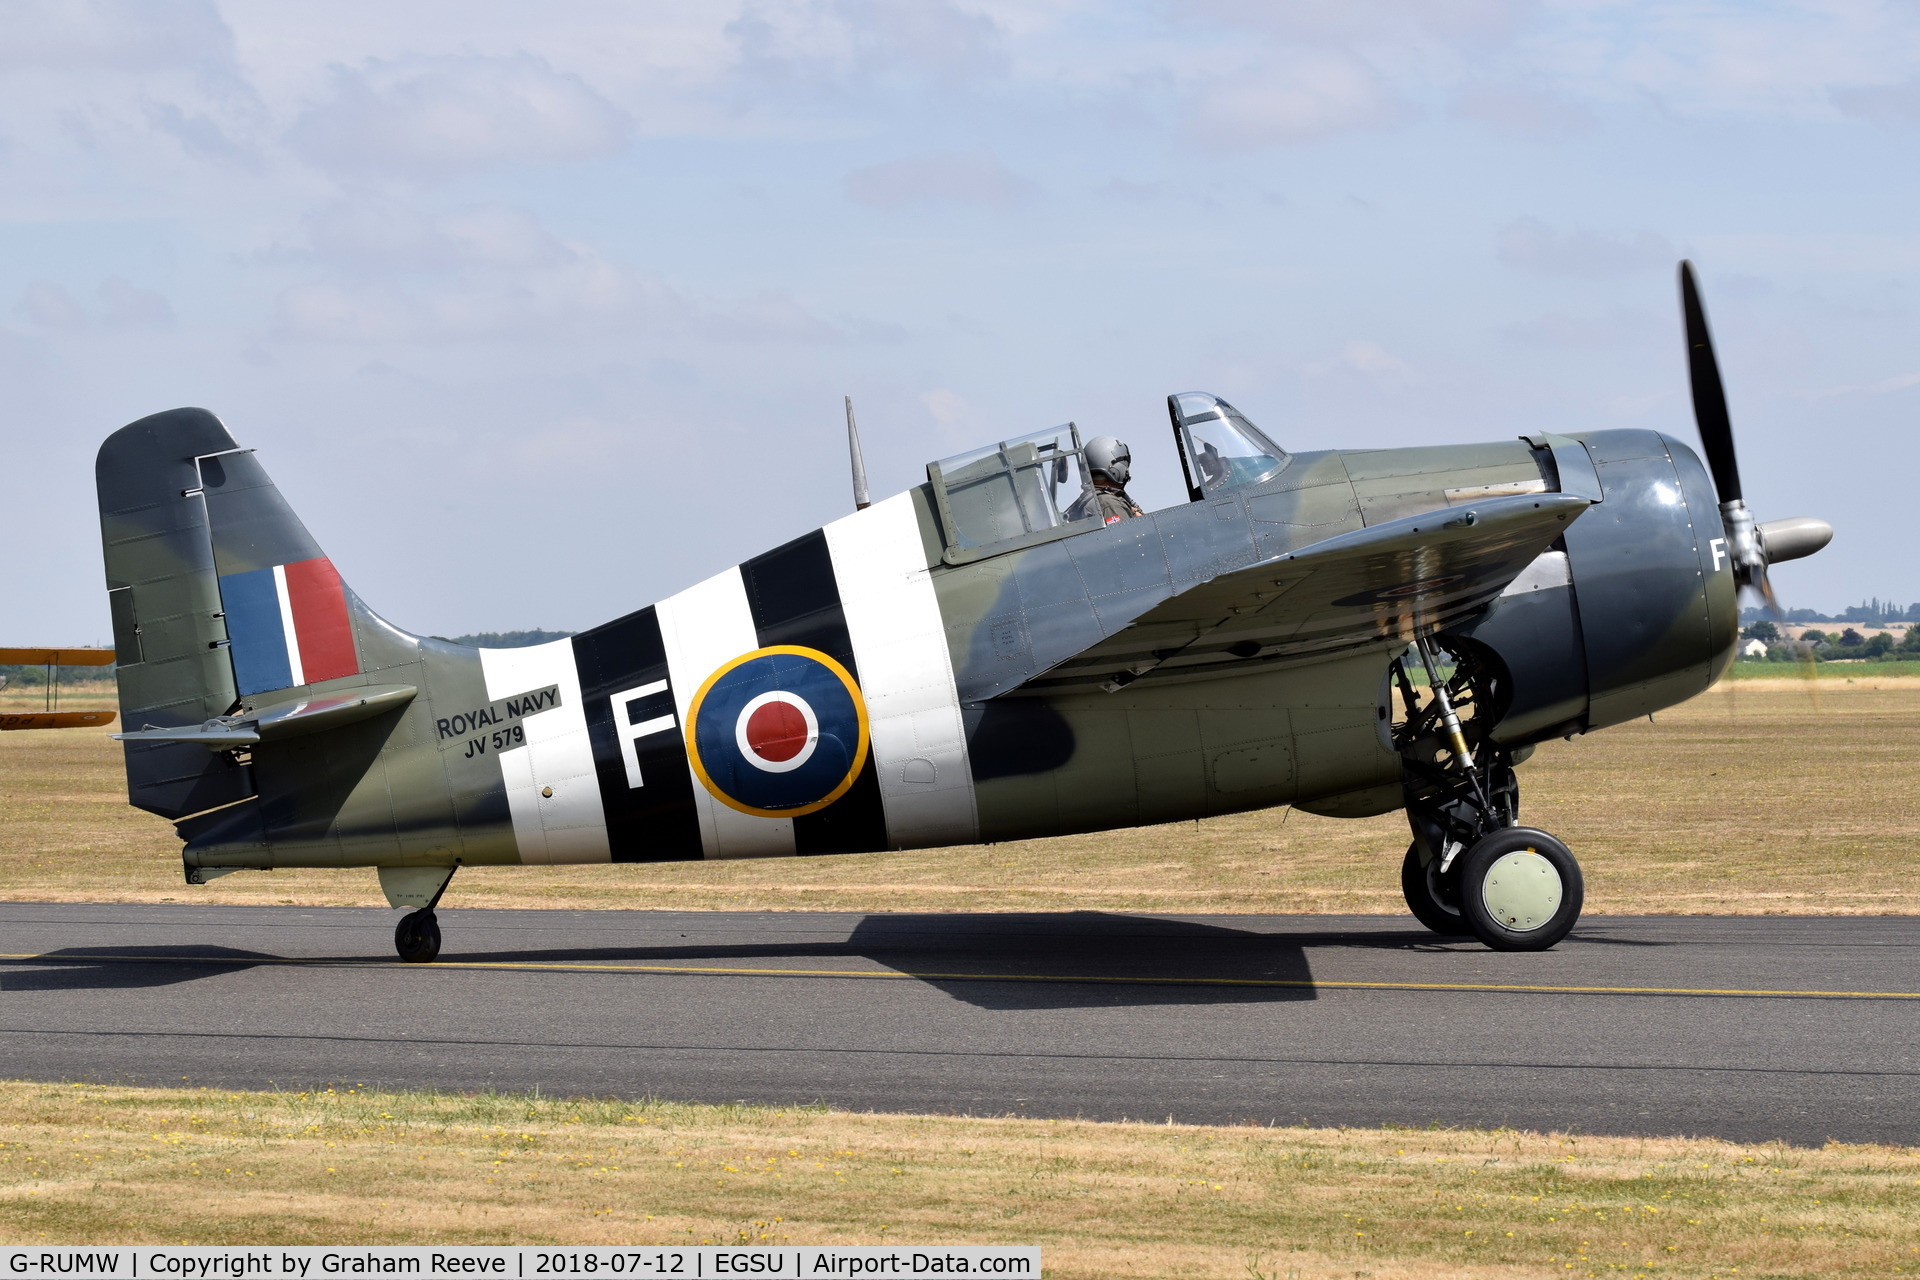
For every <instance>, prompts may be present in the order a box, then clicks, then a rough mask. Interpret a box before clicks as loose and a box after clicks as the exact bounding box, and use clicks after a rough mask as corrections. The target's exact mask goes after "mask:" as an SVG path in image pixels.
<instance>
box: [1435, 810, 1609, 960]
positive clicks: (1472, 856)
mask: <svg viewBox="0 0 1920 1280" xmlns="http://www.w3.org/2000/svg"><path fill="white" fill-rule="evenodd" d="M1459 861H1460V864H1461V865H1460V880H1459V893H1460V913H1461V915H1462V916H1463V917H1464V918H1465V919H1466V922H1467V924H1468V925H1469V926H1470V927H1471V928H1472V930H1473V933H1474V936H1475V937H1477V938H1479V939H1480V941H1482V942H1484V943H1486V944H1487V945H1488V946H1489V947H1492V948H1493V949H1494V950H1495V951H1545V950H1546V949H1547V948H1549V947H1551V946H1553V945H1554V944H1555V943H1557V942H1559V941H1560V939H1562V938H1564V937H1566V936H1567V932H1568V931H1569V930H1570V929H1572V928H1573V924H1574V921H1576V920H1578V919H1579V918H1580V908H1581V907H1582V905H1584V904H1585V902H1586V884H1585V881H1583V880H1582V879H1581V876H1580V864H1579V862H1577V861H1575V859H1574V856H1573V854H1572V852H1571V851H1570V850H1568V848H1567V846H1566V845H1564V844H1562V843H1560V841H1558V840H1556V839H1555V838H1554V837H1552V836H1550V835H1548V834H1547V833H1546V832H1544V831H1538V830H1535V829H1534V828H1532V827H1503V828H1501V829H1500V830H1498V831H1493V832H1489V833H1488V834H1487V835H1485V836H1482V837H1481V838H1480V839H1479V840H1477V841H1475V842H1474V844H1473V847H1471V848H1470V849H1468V850H1467V851H1466V852H1465V853H1463V854H1461V855H1460V858H1459Z"/></svg>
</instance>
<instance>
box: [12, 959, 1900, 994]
mask: <svg viewBox="0 0 1920 1280" xmlns="http://www.w3.org/2000/svg"><path fill="white" fill-rule="evenodd" d="M5 960H13V961H39V962H42V963H46V964H76V963H89V964H103V963H104V964H179V965H208V966H217V967H221V968H236V969H244V968H251V967H254V966H260V965H291V966H297V967H312V968H331V969H339V968H349V969H411V970H417V971H423V972H424V971H429V970H435V969H462V970H464V969H490V970H500V971H505V972H534V973H655V974H668V975H672V974H680V975H691V976H712V977H736V978H740V977H745V978H891V979H903V978H904V979H911V980H914V981H918V982H1053V983H1101V984H1107V985H1115V986H1170V987H1277V988H1289V989H1294V990H1321V989H1326V990H1348V991H1354V990H1357V991H1461V992H1510V993H1516V994H1521V995H1576V996H1743V997H1749V998H1764V999H1788V998H1800V999H1820V1000H1920V991H1807V990H1795V989H1769V988H1759V987H1755V988H1748V987H1604V986H1571V985H1556V984H1550V983H1527V982H1356V981H1347V980H1342V979H1323V978H1169V977H1128V976H1124V975H1115V974H1084V973H937V972H928V971H920V970H907V969H766V968H745V967H740V966H734V965H669V964H585V963H575V962H570V961H561V960H435V961H433V962H432V963H431V964H407V963H404V962H402V961H399V960H299V959H288V958H284V957H280V956H141V955H88V954H86V953H85V952H71V951H69V952H60V953H57V954H52V955H48V954H30V953H13V954H9V953H0V961H5Z"/></svg>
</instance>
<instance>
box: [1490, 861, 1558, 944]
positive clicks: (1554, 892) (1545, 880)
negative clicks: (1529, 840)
mask: <svg viewBox="0 0 1920 1280" xmlns="http://www.w3.org/2000/svg"><path fill="white" fill-rule="evenodd" d="M1564 889H1565V886H1563V885H1562V884H1561V883H1560V871H1559V869H1558V868H1556V867H1555V866H1554V865H1553V860H1552V859H1550V858H1543V857H1541V856H1540V855H1539V854H1537V853H1535V852H1534V851H1533V850H1531V849H1522V850H1517V851H1515V852H1513V853H1509V854H1507V855H1506V856H1504V857H1502V858H1499V859H1497V860H1496V861H1495V862H1494V864H1493V865H1492V866H1491V867H1488V868H1487V876H1486V879H1484V880H1482V881H1481V882H1480V901H1482V902H1484V903H1485V904H1486V906H1487V914H1488V915H1490V916H1492V917H1493V918H1494V919H1495V920H1497V921H1499V922H1500V925H1501V926H1502V927H1503V928H1505V929H1507V930H1509V931H1511V932H1513V933H1527V932H1529V931H1531V930H1534V929H1538V928H1541V927H1543V926H1544V925H1545V924H1546V923H1547V921H1549V920H1551V919H1553V913H1554V912H1556V911H1558V910H1559V909H1560V901H1561V898H1562V896H1563V894H1564Z"/></svg>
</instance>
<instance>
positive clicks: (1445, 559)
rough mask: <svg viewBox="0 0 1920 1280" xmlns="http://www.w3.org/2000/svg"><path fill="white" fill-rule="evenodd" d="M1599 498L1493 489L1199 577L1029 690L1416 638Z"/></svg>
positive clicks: (1480, 602) (1504, 578)
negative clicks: (1495, 493)
mask: <svg viewBox="0 0 1920 1280" xmlns="http://www.w3.org/2000/svg"><path fill="white" fill-rule="evenodd" d="M1589 505H1590V500H1589V499H1587V498H1583V497H1578V496H1575V495H1571V494H1560V493H1542V494H1528V495H1524V496H1520V497H1508V498H1490V499H1488V500H1486V501H1484V502H1476V503H1473V504H1471V505H1462V506H1455V507H1444V508H1441V509H1439V510H1436V511H1430V512H1426V513H1423V514H1421V515H1417V516H1409V517H1407V518H1405V519H1402V520H1395V521H1392V522H1390V523H1387V524H1379V525H1374V526H1373V527H1371V528H1368V529H1360V530H1356V531H1355V532H1353V533H1347V534H1341V535H1339V536H1338V537H1333V538H1328V539H1327V540H1325V541H1324V542H1316V543H1313V544H1311V545H1309V546H1305V547H1302V548H1300V549H1299V550H1298V551H1295V552H1292V553H1290V554H1288V555H1284V556H1276V557H1275V558H1273V559H1271V560H1265V561H1262V562H1260V563H1259V564H1255V565H1251V566H1249V567H1247V568H1244V569H1236V570H1234V571H1232V572H1230V573H1225V574H1221V575H1220V576H1218V577H1215V578H1212V579H1209V580H1207V581H1204V582H1200V583H1197V584H1195V585H1194V586H1192V587H1189V588H1188V589H1187V590H1185V591H1182V592H1181V593H1179V594H1178V595H1176V596H1173V597H1172V598H1171V599H1168V600H1164V601H1162V602H1161V603H1159V604H1158V605H1155V606H1154V607H1153V608H1151V609H1149V610H1147V611H1146V612H1145V613H1143V614H1141V615H1140V616H1139V617H1137V618H1135V619H1134V620H1133V621H1132V622H1131V623H1129V624H1128V625H1127V626H1126V627H1124V628H1122V629H1121V630H1119V631H1117V632H1115V633H1114V634H1113V635H1110V636H1108V637H1107V638H1106V639H1105V640H1102V641H1100V642H1099V643H1098V644H1095V645H1093V646H1092V647H1090V648H1088V649H1085V650H1082V651H1081V652H1080V653H1077V654H1075V655H1074V656H1073V657H1071V658H1068V659H1066V660H1065V661H1063V662H1060V663H1057V664H1056V665H1054V666H1053V667H1051V668H1049V669H1048V670H1046V671H1044V672H1041V673H1040V674H1038V675H1037V676H1035V677H1034V678H1033V679H1030V680H1028V681H1027V682H1026V683H1025V684H1023V685H1022V686H1020V688H1021V691H1022V692H1039V691H1042V690H1046V691H1053V690H1065V689H1068V688H1074V687H1080V688H1087V687H1099V688H1105V689H1109V690H1111V689H1117V688H1120V687H1122V686H1124V685H1127V684H1131V683H1132V682H1133V681H1135V680H1139V679H1143V678H1147V679H1156V680H1157V679H1165V678H1169V677H1173V676H1177V675H1180V674H1188V673H1191V674H1199V673H1200V671H1202V670H1205V671H1206V672H1207V673H1208V674H1213V673H1216V672H1220V671H1222V670H1223V669H1225V668H1228V667H1230V666H1233V665H1241V666H1246V667H1248V668H1252V667H1254V666H1256V665H1258V664H1261V663H1264V662H1269V661H1272V660H1274V659H1277V658H1292V657H1307V656H1312V655H1317V654H1320V653H1330V652H1334V651H1337V650H1340V649H1348V648H1357V647H1360V646H1364V645H1368V644H1375V643H1380V642H1389V641H1390V642H1398V641H1404V640H1410V639H1411V638H1412V637H1413V635H1414V632H1415V631H1416V630H1417V629H1418V630H1425V629H1429V628H1434V627H1444V626H1446V625H1448V624H1449V623H1452V622H1455V621H1457V620H1459V619H1461V618H1464V617H1466V616H1467V615H1469V614H1471V613H1473V612H1474V611H1475V610H1478V609H1480V608H1483V607H1484V606H1485V605H1487V604H1488V603H1489V602H1491V601H1492V600H1493V599H1494V598H1495V597H1496V596H1498V595H1499V594H1500V593H1501V592H1502V591H1504V590H1505V589H1506V588H1507V586H1508V584H1510V583H1511V582H1513V580H1514V579H1515V578H1517V577H1519V576H1520V574H1521V573H1522V572H1523V571H1524V570H1525V569H1526V568H1527V567H1528V566H1529V565H1531V564H1532V563H1533V562H1534V561H1535V560H1536V559H1537V558H1538V557H1539V556H1540V555H1541V553H1542V552H1544V551H1546V550H1547V549H1548V547H1549V545H1550V544H1551V543H1552V542H1553V541H1554V539H1556V538H1558V537H1559V536H1560V534H1561V532H1562V531H1563V530H1565V529H1566V527H1567V526H1568V524H1570V523H1571V522H1572V521H1573V520H1574V519H1575V518H1576V517H1578V516H1579V515H1580V513H1581V512H1583V511H1585V510H1586V509H1587V507H1588V506H1589Z"/></svg>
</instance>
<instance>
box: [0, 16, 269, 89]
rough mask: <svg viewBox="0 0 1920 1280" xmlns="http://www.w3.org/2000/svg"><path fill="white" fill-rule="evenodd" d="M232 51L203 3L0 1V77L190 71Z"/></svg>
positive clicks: (216, 19)
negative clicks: (19, 73) (162, 69)
mask: <svg viewBox="0 0 1920 1280" xmlns="http://www.w3.org/2000/svg"><path fill="white" fill-rule="evenodd" d="M232 48H233V36H232V33H231V32H229V31H228V30H227V25H226V23H225V22H223V21H221V18H220V11H219V10H218V9H217V8H215V7H214V5H213V4H212V3H211V2H210V0H0V70H8V71H18V70H22V69H35V70H45V71H65V72H70V71H78V70H89V69H102V70H112V71H146V70H152V69H154V68H157V67H193V66H200V65H203V64H206V63H209V62H225V61H226V60H227V59H229V58H230V57H231V54H232Z"/></svg>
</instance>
